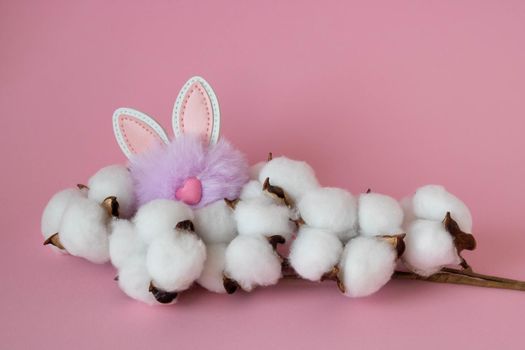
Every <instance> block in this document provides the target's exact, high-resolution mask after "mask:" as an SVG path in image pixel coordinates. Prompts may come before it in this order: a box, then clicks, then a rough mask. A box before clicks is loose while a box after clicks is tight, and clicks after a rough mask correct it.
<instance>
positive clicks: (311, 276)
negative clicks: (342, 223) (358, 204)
mask: <svg viewBox="0 0 525 350" xmlns="http://www.w3.org/2000/svg"><path fill="white" fill-rule="evenodd" d="M342 251H343V244H342V243H341V241H340V240H339V238H338V237H337V235H336V234H335V233H333V232H331V231H328V230H325V229H319V228H312V227H308V226H306V225H304V226H302V227H301V229H300V230H299V232H298V233H297V238H296V239H295V240H294V241H293V243H292V245H291V247H290V255H289V257H288V259H289V261H290V265H291V266H292V267H293V268H294V270H295V271H296V272H297V273H298V274H299V276H301V277H302V278H305V279H308V280H311V281H319V280H320V279H321V277H322V276H323V275H324V274H325V273H327V272H330V270H331V269H332V268H333V267H334V266H336V265H337V262H338V261H339V258H340V256H341V252H342Z"/></svg>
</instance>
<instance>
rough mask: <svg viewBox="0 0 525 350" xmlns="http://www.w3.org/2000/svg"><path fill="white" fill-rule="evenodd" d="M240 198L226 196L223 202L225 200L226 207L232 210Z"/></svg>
mask: <svg viewBox="0 0 525 350" xmlns="http://www.w3.org/2000/svg"><path fill="white" fill-rule="evenodd" d="M239 201H240V199H239V198H237V199H233V200H231V199H228V198H224V202H226V205H227V206H228V207H230V208H231V209H232V210H235V207H237V203H239Z"/></svg>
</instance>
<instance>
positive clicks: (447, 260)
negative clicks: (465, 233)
mask: <svg viewBox="0 0 525 350" xmlns="http://www.w3.org/2000/svg"><path fill="white" fill-rule="evenodd" d="M405 247H406V248H405V253H404V254H403V262H404V263H405V265H406V266H407V267H408V268H410V269H411V270H413V271H414V272H415V273H417V274H419V275H422V276H430V275H431V274H433V273H435V272H438V271H439V270H440V269H441V268H442V267H443V266H445V265H457V264H459V263H460V262H461V259H460V257H459V256H458V253H457V250H456V247H455V245H454V239H453V238H452V236H451V235H450V234H449V233H448V232H447V231H446V229H445V227H444V225H443V223H441V222H439V221H431V220H416V221H414V222H413V223H412V225H410V227H409V229H408V232H407V235H406V237H405Z"/></svg>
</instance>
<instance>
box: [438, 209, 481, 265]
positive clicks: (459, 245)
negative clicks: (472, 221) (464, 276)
mask: <svg viewBox="0 0 525 350" xmlns="http://www.w3.org/2000/svg"><path fill="white" fill-rule="evenodd" d="M443 225H444V226H445V229H446V230H447V232H448V233H450V235H451V236H452V238H453V239H454V245H455V247H456V250H457V252H458V255H459V257H460V258H461V267H463V268H464V269H470V265H469V264H468V263H467V261H466V260H465V258H463V257H462V256H461V252H462V251H463V250H474V249H476V239H475V238H474V236H473V235H472V234H470V233H466V232H463V231H462V230H461V228H460V227H459V225H458V223H457V222H456V221H455V220H454V219H453V218H452V216H451V215H450V212H447V214H446V215H445V219H443Z"/></svg>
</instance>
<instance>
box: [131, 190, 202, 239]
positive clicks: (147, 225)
mask: <svg viewBox="0 0 525 350" xmlns="http://www.w3.org/2000/svg"><path fill="white" fill-rule="evenodd" d="M185 220H193V211H192V210H191V208H190V207H188V206H187V205H186V204H184V203H182V202H177V201H172V200H169V199H155V200H152V201H151V202H148V203H146V204H144V205H143V206H141V207H140V208H139V209H138V211H137V214H135V217H134V218H133V222H134V224H135V227H136V230H137V233H138V235H139V236H140V237H141V238H142V239H143V240H144V242H146V244H150V243H151V242H152V241H153V240H154V239H155V238H156V237H159V236H161V235H164V234H169V233H171V232H172V231H173V230H174V229H175V226H176V225H177V223H179V222H181V221H185Z"/></svg>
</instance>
